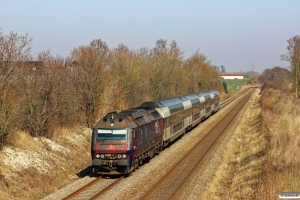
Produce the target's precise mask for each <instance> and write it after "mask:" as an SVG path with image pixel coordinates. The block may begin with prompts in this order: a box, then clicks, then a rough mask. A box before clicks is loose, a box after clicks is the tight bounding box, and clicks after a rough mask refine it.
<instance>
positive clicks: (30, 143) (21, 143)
mask: <svg viewBox="0 0 300 200" xmlns="http://www.w3.org/2000/svg"><path fill="white" fill-rule="evenodd" d="M7 143H8V144H10V145H12V146H13V147H17V148H20V149H28V150H35V151H38V150H40V144H39V142H37V140H34V138H33V137H32V136H31V135H30V134H29V133H26V132H24V131H17V132H12V133H11V134H9V135H8V138H7Z"/></svg>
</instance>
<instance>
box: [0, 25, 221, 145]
mask: <svg viewBox="0 0 300 200" xmlns="http://www.w3.org/2000/svg"><path fill="white" fill-rule="evenodd" d="M31 49H32V38H30V37H29V36H28V34H26V35H19V34H17V33H15V32H10V33H9V34H8V35H4V34H3V32H1V30H0V140H1V145H4V144H5V141H6V138H7V136H8V135H9V134H10V133H12V132H14V131H20V130H21V131H26V132H28V133H30V134H31V135H32V136H34V137H39V136H45V137H48V138H52V137H53V133H54V131H55V130H56V129H59V128H60V127H66V128H70V127H73V126H78V125H79V126H85V127H89V128H91V127H92V126H93V125H94V124H95V123H96V122H97V121H98V120H99V119H100V118H101V116H103V115H104V114H105V113H106V112H110V111H120V110H122V109H126V108H129V107H136V106H138V105H140V104H141V103H142V102H144V101H149V100H154V99H160V98H166V97H170V96H175V95H180V94H185V93H190V92H196V91H201V90H206V89H211V88H215V89H217V90H219V91H223V86H222V79H221V78H220V77H219V76H218V72H217V71H216V70H215V68H214V66H213V65H212V64H211V61H210V60H208V59H207V57H206V56H205V55H204V54H203V53H200V52H198V51H197V52H196V53H194V54H193V55H192V56H190V57H188V58H185V57H184V52H183V50H181V49H180V47H179V46H178V44H177V43H176V41H171V43H169V44H168V42H167V40H163V39H160V40H157V42H156V45H155V47H154V48H152V49H149V48H146V47H144V48H140V49H133V50H131V49H129V48H128V47H127V46H125V45H124V44H119V45H118V46H117V47H116V48H110V47H109V46H108V45H107V43H106V42H104V41H102V40H101V39H95V40H93V41H91V42H90V44H89V45H83V46H79V47H76V48H74V49H73V50H71V51H70V55H69V56H68V57H67V58H63V57H61V56H59V55H56V56H53V55H51V52H50V50H47V51H43V52H40V53H39V54H38V55H36V56H33V55H31ZM33 60H35V61H34V62H32V61H33Z"/></svg>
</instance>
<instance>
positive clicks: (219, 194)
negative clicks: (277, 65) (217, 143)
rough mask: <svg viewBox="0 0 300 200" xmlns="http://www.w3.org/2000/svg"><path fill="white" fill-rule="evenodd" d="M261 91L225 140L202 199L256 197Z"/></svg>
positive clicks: (261, 157) (260, 170)
mask: <svg viewBox="0 0 300 200" xmlns="http://www.w3.org/2000/svg"><path fill="white" fill-rule="evenodd" d="M260 102H261V94H260V90H259V89H257V90H256V92H255V94H254V95H253V98H252V100H251V102H250V106H249V107H248V108H247V109H246V112H245V114H244V115H243V118H242V120H241V122H240V124H239V126H238V127H237V128H236V129H235V131H234V133H233V135H232V137H231V139H230V140H229V142H228V143H227V146H226V149H225V152H224V153H223V157H222V159H221V162H220V165H219V167H218V168H217V170H216V171H215V172H214V176H213V178H212V180H211V181H210V182H209V183H208V184H207V186H206V189H205V191H204V193H203V196H202V197H203V199H260V198H259V197H258V196H257V195H258V193H257V191H258V188H259V183H260V182H261V176H262V173H263V164H264V161H265V156H264V154H265V138H264V135H263V134H262V133H261V131H260V129H261V105H260Z"/></svg>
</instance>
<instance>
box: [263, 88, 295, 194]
mask: <svg viewBox="0 0 300 200" xmlns="http://www.w3.org/2000/svg"><path fill="white" fill-rule="evenodd" d="M299 103H300V100H299V99H294V98H293V94H292V93H289V92H281V91H278V90H273V89H268V90H266V91H264V93H263V102H262V105H263V108H264V111H263V113H262V118H263V124H262V131H263V132H264V134H265V136H266V138H267V141H268V143H267V144H268V145H267V153H268V156H267V160H266V164H265V166H264V176H263V182H262V184H261V187H260V192H261V194H262V196H261V199H277V198H278V194H279V193H280V192H299V191H300V181H299V180H300V173H299V170H300V160H299V152H300V151H299V150H300V135H299V133H300V104H299Z"/></svg>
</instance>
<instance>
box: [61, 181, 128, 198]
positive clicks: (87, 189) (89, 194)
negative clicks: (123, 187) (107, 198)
mask: <svg viewBox="0 0 300 200" xmlns="http://www.w3.org/2000/svg"><path fill="white" fill-rule="evenodd" d="M123 178H124V177H123V176H122V177H120V178H118V179H116V180H114V181H113V182H112V183H110V184H108V185H107V186H106V187H104V188H103V189H100V191H98V190H97V191H98V192H95V191H94V189H93V188H92V187H93V186H95V185H96V184H97V183H98V182H99V181H101V180H102V177H98V178H97V179H95V180H93V181H91V182H90V183H88V184H87V185H84V186H83V187H81V188H79V189H78V190H76V191H75V192H73V193H71V194H69V195H68V196H67V197H65V198H63V200H70V199H89V200H94V199H97V198H98V197H100V196H101V195H103V194H104V193H105V192H107V191H108V190H110V189H111V188H112V187H114V186H115V185H117V184H119V183H120V182H121V181H122V180H123ZM82 193H85V194H84V195H83V196H80V195H81V194H82Z"/></svg>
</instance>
